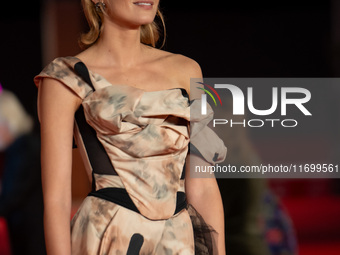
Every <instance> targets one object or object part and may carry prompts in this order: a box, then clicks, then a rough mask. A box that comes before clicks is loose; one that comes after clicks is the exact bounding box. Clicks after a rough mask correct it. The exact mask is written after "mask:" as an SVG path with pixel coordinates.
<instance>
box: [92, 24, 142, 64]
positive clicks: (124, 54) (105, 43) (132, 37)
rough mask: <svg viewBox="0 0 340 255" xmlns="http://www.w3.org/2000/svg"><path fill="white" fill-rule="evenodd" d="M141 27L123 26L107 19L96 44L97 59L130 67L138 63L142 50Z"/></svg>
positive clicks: (103, 62) (101, 61)
mask: <svg viewBox="0 0 340 255" xmlns="http://www.w3.org/2000/svg"><path fill="white" fill-rule="evenodd" d="M140 29H141V28H140V27H139V26H138V27H133V28H127V27H121V26H117V25H116V24H114V23H110V21H107V22H106V23H105V25H104V27H103V33H102V35H101V36H100V38H99V39H98V42H97V43H96V44H95V46H94V47H95V48H96V51H95V52H96V59H97V60H98V63H99V61H100V63H102V64H103V65H105V66H114V67H121V68H128V67H131V66H133V65H136V64H138V61H140V60H141V53H142V50H143V49H144V48H145V46H144V45H143V44H141V43H140Z"/></svg>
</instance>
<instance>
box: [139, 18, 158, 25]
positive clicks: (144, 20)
mask: <svg viewBox="0 0 340 255" xmlns="http://www.w3.org/2000/svg"><path fill="white" fill-rule="evenodd" d="M153 21H154V17H152V18H150V17H145V18H141V19H139V22H138V23H139V24H141V25H147V24H151V23H152V22H153Z"/></svg>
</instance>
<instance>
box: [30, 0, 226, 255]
mask: <svg viewBox="0 0 340 255" xmlns="http://www.w3.org/2000/svg"><path fill="white" fill-rule="evenodd" d="M158 3H159V1H158V0H152V1H149V0H142V1H140V0H107V1H105V2H101V1H98V0H93V1H91V0H83V7H84V11H85V15H86V17H87V20H88V22H89V25H90V28H91V30H90V32H89V33H88V34H86V35H84V36H83V37H82V43H83V44H84V45H85V46H86V47H87V49H86V50H84V51H83V52H81V53H80V54H79V55H77V56H76V57H67V58H58V59H56V60H54V61H53V62H52V63H51V64H50V65H48V66H47V67H46V68H45V69H44V70H43V71H42V73H41V74H40V75H39V76H37V77H36V78H35V82H36V84H37V86H39V96H38V111H39V112H38V113H39V118H40V122H41V138H42V182H43V191H44V205H45V207H44V208H45V212H44V222H45V231H46V234H45V237H46V245H47V252H48V254H49V255H53V254H194V253H195V252H196V254H209V253H212V251H211V247H210V246H211V245H210V244H209V236H208V235H207V234H210V233H207V232H204V231H205V230H206V228H205V225H204V223H203V221H202V219H201V218H200V216H199V214H201V215H202V217H203V218H204V220H205V221H206V223H207V224H208V225H210V226H211V227H212V228H213V229H214V231H210V232H211V233H216V235H215V236H216V237H214V240H210V241H213V242H211V243H215V244H216V249H215V250H214V253H215V254H224V253H225V248H224V222H223V207H222V203H221V197H220V193H219V190H218V187H217V184H216V180H215V179H198V178H197V179H193V178H189V177H188V174H189V171H183V169H184V166H185V164H184V163H185V160H188V157H187V152H188V142H189V139H188V122H189V115H190V111H189V100H188V94H187V92H189V90H190V87H189V85H190V78H191V77H201V76H202V74H201V70H200V67H199V66H198V64H197V63H196V62H194V61H193V60H191V59H189V58H186V57H184V56H181V55H176V54H171V53H168V52H165V51H162V50H159V49H156V48H154V47H152V46H154V45H155V43H156V41H157V37H158V33H157V29H156V28H155V24H154V23H153V20H154V18H155V15H156V12H157V13H159V11H158ZM149 45H151V46H149ZM104 77H105V78H104ZM196 97H200V95H199V94H197V95H196ZM192 98H195V95H193V93H192V94H191V96H190V99H192ZM195 105H197V106H198V105H199V101H196V102H195ZM74 118H75V119H76V121H75V125H74ZM202 123H203V122H197V127H198V128H196V130H201V131H203V132H201V133H202V134H204V130H206V129H207V127H206V126H205V124H204V127H202V125H203V124H202ZM199 127H201V128H199ZM73 131H74V134H75V138H76V142H77V146H78V147H79V149H80V151H81V153H82V155H83V160H84V163H85V165H86V166H87V170H88V173H89V177H90V178H92V184H93V185H92V187H93V189H92V192H91V193H90V194H89V196H88V197H87V198H86V199H85V200H84V202H83V204H82V205H81V207H80V209H79V210H78V212H77V214H76V215H75V216H74V218H73V219H72V222H71V223H70V222H69V215H70V209H71V155H72V153H71V152H72V151H71V150H72V135H73ZM208 133H209V131H208ZM196 137H197V139H196V140H197V141H199V135H196ZM212 141H217V142H219V143H218V144H221V143H220V141H219V139H218V138H217V137H216V135H215V137H213V138H212ZM191 142H192V143H193V140H191ZM194 143H195V142H194ZM197 144H199V142H198V143H197ZM198 147H200V146H198ZM215 147H216V146H215ZM197 149H198V151H200V148H197ZM225 152H226V149H225V147H224V146H223V145H220V146H219V147H218V151H217V153H218V155H220V157H219V158H218V159H215V162H216V160H217V161H221V160H223V158H224V157H225ZM212 153H215V151H212ZM199 154H200V155H210V154H211V152H207V153H206V152H205V151H204V149H202V150H201V151H200V153H199ZM190 158H191V160H192V161H194V164H200V165H204V164H209V163H208V162H207V161H212V159H211V160H209V159H208V160H207V159H205V158H202V156H200V157H199V156H191V157H190ZM211 163H214V162H213V161H212V162H211ZM186 165H188V164H186ZM184 172H185V173H186V174H185V184H184ZM182 174H183V176H182ZM184 185H185V188H184ZM184 189H185V193H184ZM185 195H186V199H185ZM186 201H187V203H188V204H190V206H188V205H187V204H186ZM194 208H196V209H197V211H198V212H199V214H198V213H197V212H196V211H195V209H194ZM189 213H190V215H189ZM193 226H194V228H195V229H198V228H201V229H200V230H201V233H199V232H195V237H194V233H193ZM70 228H71V232H70V231H69V229H70ZM205 237H208V238H205ZM194 239H195V244H194ZM195 250H196V251H195Z"/></svg>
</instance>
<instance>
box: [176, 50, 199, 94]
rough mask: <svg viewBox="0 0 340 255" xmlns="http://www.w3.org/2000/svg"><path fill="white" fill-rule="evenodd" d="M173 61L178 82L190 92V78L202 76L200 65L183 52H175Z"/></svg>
mask: <svg viewBox="0 0 340 255" xmlns="http://www.w3.org/2000/svg"><path fill="white" fill-rule="evenodd" d="M172 61H173V63H172V66H173V68H174V72H175V73H176V77H177V79H178V82H179V83H180V84H182V86H183V87H184V88H185V89H186V90H187V91H188V92H189V93H190V79H192V78H199V79H201V78H202V70H201V67H200V65H199V64H198V63H197V62H196V61H195V60H193V59H191V58H189V57H186V56H184V55H181V54H174V56H173V60H172Z"/></svg>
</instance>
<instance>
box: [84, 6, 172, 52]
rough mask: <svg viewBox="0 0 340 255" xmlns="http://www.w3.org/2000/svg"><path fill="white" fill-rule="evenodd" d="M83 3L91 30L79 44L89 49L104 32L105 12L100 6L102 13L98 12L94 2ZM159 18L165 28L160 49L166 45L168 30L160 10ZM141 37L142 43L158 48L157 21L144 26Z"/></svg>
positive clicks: (158, 31) (158, 30)
mask: <svg viewBox="0 0 340 255" xmlns="http://www.w3.org/2000/svg"><path fill="white" fill-rule="evenodd" d="M81 2H82V5H83V10H84V14H85V17H86V20H87V23H88V24H89V27H90V30H89V31H88V32H87V33H84V34H82V35H81V37H80V42H79V43H80V46H81V47H82V48H88V47H90V46H91V45H93V44H94V43H95V42H96V41H97V40H98V38H99V36H100V34H101V33H102V31H103V26H102V22H103V18H104V12H105V10H103V9H102V6H100V8H101V12H97V11H96V7H95V4H94V3H93V2H92V0H82V1H81ZM157 16H158V17H159V18H160V20H161V22H162V26H163V42H162V45H161V46H160V48H162V47H163V46H164V44H165V37H166V30H165V23H164V17H163V14H162V12H161V11H160V10H159V9H158V10H157ZM140 37H141V42H142V43H144V44H148V45H151V46H152V47H156V43H157V42H158V40H159V37H160V29H159V26H158V24H157V23H156V21H153V22H152V23H151V24H146V25H142V27H141V31H140Z"/></svg>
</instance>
